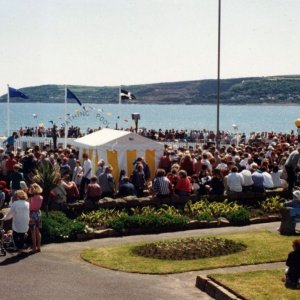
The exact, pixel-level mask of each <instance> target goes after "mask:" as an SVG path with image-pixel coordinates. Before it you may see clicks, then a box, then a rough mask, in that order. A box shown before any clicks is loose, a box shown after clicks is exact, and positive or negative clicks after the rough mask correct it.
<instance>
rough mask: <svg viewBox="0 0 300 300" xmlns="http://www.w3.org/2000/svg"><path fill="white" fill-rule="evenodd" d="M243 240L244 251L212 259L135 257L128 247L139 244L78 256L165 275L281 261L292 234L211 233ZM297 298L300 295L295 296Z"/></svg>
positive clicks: (128, 269) (109, 265) (114, 267)
mask: <svg viewBox="0 0 300 300" xmlns="http://www.w3.org/2000/svg"><path fill="white" fill-rule="evenodd" d="M214 236H217V237H220V238H227V239H231V240H234V241H237V242H241V243H244V244H245V245H246V246H247V250H245V251H242V252H239V253H235V254H230V255H224V256H219V257H213V258H202V259H195V260H161V259H152V258H146V257H142V256H138V255H135V254H133V253H132V248H133V247H134V246H136V245H141V244H142V243H139V244H124V245H120V246H113V247H103V248H92V249H87V250H85V251H83V252H82V253H81V258H82V259H84V260H86V261H88V262H90V263H92V264H94V265H97V266H100V267H104V268H108V269H112V270H120V271H125V272H133V273H147V274H168V273H180V272H187V271H194V270H204V269H212V268H220V267H229V266H240V265H251V264H260V263H268V262H278V261H285V260H286V258H287V255H288V253H289V252H290V251H291V250H292V247H291V242H292V240H293V239H294V238H295V237H292V236H281V235H279V234H277V233H271V232H268V231H263V232H253V233H239V234H228V235H214ZM299 299H300V298H299Z"/></svg>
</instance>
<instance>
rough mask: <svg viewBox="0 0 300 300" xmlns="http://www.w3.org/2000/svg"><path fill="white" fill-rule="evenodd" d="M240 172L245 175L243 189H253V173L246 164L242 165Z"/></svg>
mask: <svg viewBox="0 0 300 300" xmlns="http://www.w3.org/2000/svg"><path fill="white" fill-rule="evenodd" d="M240 174H241V175H242V176H243V179H244V184H243V191H244V192H246V191H251V189H252V187H253V184H254V182H253V180H252V173H251V172H250V171H249V170H247V169H246V166H242V167H241V172H240Z"/></svg>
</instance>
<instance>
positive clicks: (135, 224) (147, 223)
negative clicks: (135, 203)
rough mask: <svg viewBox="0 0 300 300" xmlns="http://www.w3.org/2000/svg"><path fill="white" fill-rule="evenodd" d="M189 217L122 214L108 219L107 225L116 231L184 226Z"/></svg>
mask: <svg viewBox="0 0 300 300" xmlns="http://www.w3.org/2000/svg"><path fill="white" fill-rule="evenodd" d="M188 221H189V219H188V218H187V217H185V216H171V215H168V214H164V215H158V214H147V215H146V216H144V215H131V216H128V215H122V216H120V217H118V218H115V219H111V220H109V221H108V224H107V225H108V227H110V228H113V229H115V230H117V231H122V230H124V229H130V228H141V229H152V228H154V229H157V228H166V227H177V226H184V225H186V224H187V223H188Z"/></svg>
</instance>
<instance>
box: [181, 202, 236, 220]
mask: <svg viewBox="0 0 300 300" xmlns="http://www.w3.org/2000/svg"><path fill="white" fill-rule="evenodd" d="M241 208H242V206H241V205H239V204H237V203H236V202H228V201H227V200H225V201H224V202H208V201H206V200H201V201H198V202H196V203H194V204H192V203H191V202H188V203H187V204H186V205H185V207H184V212H185V214H187V215H188V216H190V217H191V218H193V217H194V218H197V219H199V215H200V216H201V215H203V216H209V215H210V216H211V217H212V218H213V219H218V218H220V217H226V216H227V215H228V214H229V213H230V212H234V211H238V210H240V209H241Z"/></svg>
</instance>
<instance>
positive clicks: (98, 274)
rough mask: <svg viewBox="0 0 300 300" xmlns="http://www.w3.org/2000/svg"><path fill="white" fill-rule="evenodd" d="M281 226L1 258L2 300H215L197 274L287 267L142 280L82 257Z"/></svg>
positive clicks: (59, 247) (63, 247) (50, 248)
mask: <svg viewBox="0 0 300 300" xmlns="http://www.w3.org/2000/svg"><path fill="white" fill-rule="evenodd" d="M278 225H279V223H278V222H276V223H266V224H256V225H250V226H244V227H223V228H213V229H201V230H189V231H182V232H172V233H162V234H153V235H138V236H127V237H116V238H106V239H98V240H91V241H87V242H74V243H63V244H49V245H45V246H44V247H43V248H42V252H41V253H38V254H34V255H29V256H28V257H25V258H23V259H19V258H16V257H15V256H14V255H11V254H8V255H7V256H6V258H4V257H1V258H0V280H1V284H0V299H2V300H6V299H64V300H65V299H66V300H67V299H74V300H76V299H80V300H83V299H89V300H93V299H104V300H106V299H107V300H112V299H114V300H115V299H116V300H123V299H131V300H135V299H143V300H144V299H145V300H148V299H149V300H152V299H153V300H154V299H155V300H157V299H161V300H164V299H175V300H176V299H180V300H183V299H190V300H193V299H204V300H205V299H211V298H210V297H209V296H207V295H206V294H205V293H202V292H201V291H200V290H198V289H197V288H195V280H196V276H197V275H199V274H208V273H211V272H212V271H213V273H220V272H228V271H230V272H231V271H248V270H254V269H258V268H261V269H266V268H273V267H276V268H278V267H279V268H281V267H282V268H284V264H283V263H279V264H271V265H269V264H267V265H260V266H255V267H254V266H246V267H237V268H224V269H217V270H216V269H215V270H210V271H194V272H187V273H182V274H173V275H143V274H131V273H125V272H117V271H111V270H107V269H103V268H99V267H96V266H93V265H91V264H88V263H86V262H84V261H82V260H81V259H80V257H79V254H80V252H81V251H82V250H84V249H86V248H88V247H98V246H99V247H100V246H104V245H116V244H123V243H132V242H137V241H152V240H158V239H162V238H164V239H165V238H175V237H188V236H196V235H205V234H221V233H237V232H249V231H259V230H270V231H276V229H277V227H278Z"/></svg>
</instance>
